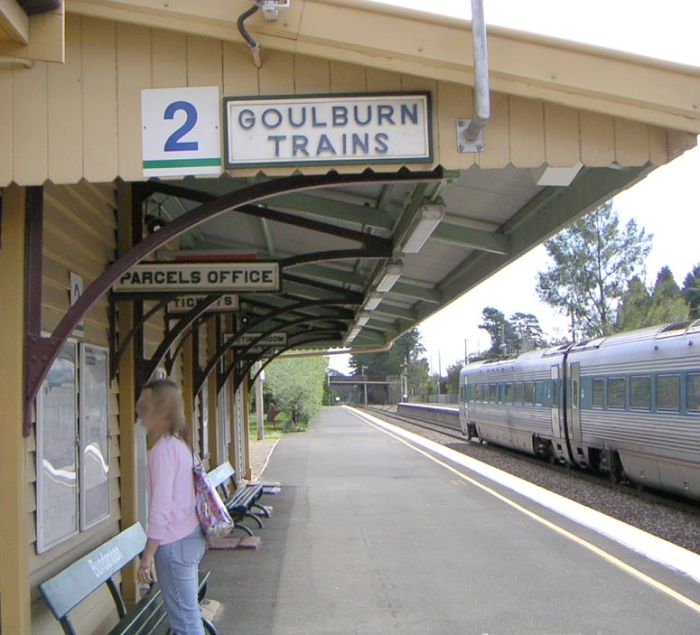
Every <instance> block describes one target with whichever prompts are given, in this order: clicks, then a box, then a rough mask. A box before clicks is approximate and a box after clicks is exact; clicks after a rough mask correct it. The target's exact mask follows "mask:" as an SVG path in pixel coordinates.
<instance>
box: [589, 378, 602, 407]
mask: <svg viewBox="0 0 700 635" xmlns="http://www.w3.org/2000/svg"><path fill="white" fill-rule="evenodd" d="M604 403H605V380H604V379H603V378H602V377H596V378H595V379H594V380H593V387H592V391H591V405H592V406H593V407H594V408H602V407H603V404H604Z"/></svg>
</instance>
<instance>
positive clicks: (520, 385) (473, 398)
mask: <svg viewBox="0 0 700 635" xmlns="http://www.w3.org/2000/svg"><path fill="white" fill-rule="evenodd" d="M459 401H460V425H461V427H462V431H463V432H464V433H465V434H467V435H469V436H478V437H479V438H480V439H483V440H485V441H489V442H491V443H494V444H497V445H502V446H506V447H510V448H515V449H518V450H522V451H525V452H528V453H530V454H536V455H540V456H543V457H545V458H549V459H551V460H555V461H556V460H558V461H562V462H566V463H570V464H572V465H577V466H580V467H584V468H590V469H593V470H597V471H602V472H608V473H609V474H610V475H611V476H612V477H614V478H615V479H620V478H627V479H629V480H631V481H633V482H636V483H639V484H643V485H647V486H649V487H653V488H658V489H663V490H666V491H669V492H674V493H677V494H681V495H683V496H687V497H690V498H694V499H698V500H700V320H696V321H695V322H692V323H680V324H666V325H663V326H657V327H652V328H646V329H641V330H638V331H631V332H627V333H620V334H618V335H612V336H609V337H601V338H599V339H595V340H590V341H587V342H581V343H578V344H574V345H565V346H559V347H555V348H548V349H543V350H535V351H531V352H529V353H524V354H522V355H520V356H518V357H517V358H513V359H505V360H498V361H489V362H477V363H474V364H470V365H468V366H466V367H465V368H464V369H463V370H462V372H461V375H460V399H459Z"/></svg>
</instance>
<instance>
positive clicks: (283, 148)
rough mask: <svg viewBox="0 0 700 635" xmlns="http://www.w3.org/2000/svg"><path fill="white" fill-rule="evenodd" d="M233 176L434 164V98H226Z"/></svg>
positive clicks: (228, 160)
mask: <svg viewBox="0 0 700 635" xmlns="http://www.w3.org/2000/svg"><path fill="white" fill-rule="evenodd" d="M224 141H225V152H224V159H225V166H226V167H227V168H244V167H265V166H271V165H278V166H295V165H303V164H309V163H313V164H338V163H363V164H368V163H370V164H371V163H411V162H420V163H427V162H430V161H432V143H431V114H430V94H429V93H427V92H418V93H388V94H381V95H380V94H340V95H306V96H289V97H259V98H258V97H255V98H238V97H226V98H224Z"/></svg>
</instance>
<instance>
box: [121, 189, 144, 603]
mask: <svg viewBox="0 0 700 635" xmlns="http://www.w3.org/2000/svg"><path fill="white" fill-rule="evenodd" d="M132 206H133V200H132V188H131V185H129V184H128V183H124V182H119V183H118V186H117V218H118V221H119V222H118V228H117V233H118V237H117V243H118V250H119V253H120V254H122V253H124V252H125V251H126V250H128V249H129V248H130V247H131V243H132ZM117 311H118V315H119V317H118V320H117V328H118V330H119V333H120V334H121V335H122V337H123V336H124V335H125V334H126V333H128V332H129V331H130V330H131V328H132V326H133V325H134V304H133V303H132V302H119V303H118V304H117ZM136 371H137V369H136V354H135V342H134V340H132V341H131V342H130V343H129V345H128V347H127V349H126V351H125V352H124V355H123V356H122V358H121V360H120V361H119V469H120V479H119V481H120V504H121V528H122V529H126V528H127V527H130V526H131V525H132V524H133V523H135V522H137V521H138V520H139V488H138V463H137V431H136V413H135V411H134V406H135V404H136V397H137V395H136ZM122 594H123V595H124V599H125V601H126V602H127V603H128V604H133V603H134V602H135V601H136V600H137V599H138V583H137V580H136V566H135V564H130V565H129V566H128V567H126V568H125V569H122Z"/></svg>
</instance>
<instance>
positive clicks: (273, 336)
mask: <svg viewBox="0 0 700 635" xmlns="http://www.w3.org/2000/svg"><path fill="white" fill-rule="evenodd" d="M261 335H262V333H242V334H241V335H239V336H238V337H237V338H236V341H235V342H234V343H233V346H234V347H235V348H243V347H245V346H250V345H251V344H252V343H253V342H255V340H257V339H258V338H259V337H260V336H261ZM232 337H233V333H226V334H225V335H224V338H225V339H227V340H228V339H231V338H232ZM286 345H287V334H286V333H280V332H278V333H270V334H268V335H266V336H265V337H263V338H262V339H261V340H259V341H257V342H255V346H256V347H268V346H286Z"/></svg>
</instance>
